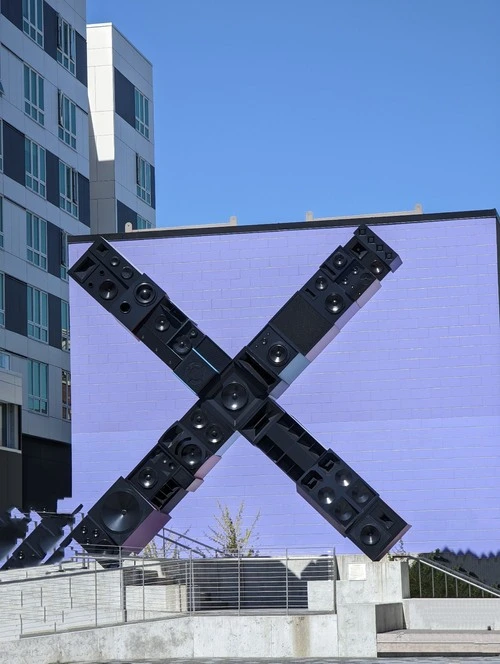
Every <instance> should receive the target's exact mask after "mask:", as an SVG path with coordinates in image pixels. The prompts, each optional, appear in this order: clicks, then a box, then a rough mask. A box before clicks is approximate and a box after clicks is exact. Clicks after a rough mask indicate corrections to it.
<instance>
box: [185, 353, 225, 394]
mask: <svg viewBox="0 0 500 664" xmlns="http://www.w3.org/2000/svg"><path fill="white" fill-rule="evenodd" d="M174 372H175V374H176V376H178V377H179V378H180V379H181V380H182V381H183V382H184V383H185V384H186V385H187V386H188V387H189V388H190V389H191V390H193V392H194V393H195V394H197V395H198V396H200V394H201V393H202V392H203V390H204V389H205V388H206V387H207V386H208V385H209V384H210V382H211V381H212V380H213V379H214V378H215V377H216V376H218V375H219V372H218V371H216V370H215V369H214V368H213V366H212V365H211V364H209V363H208V362H207V361H206V360H205V359H204V358H203V357H201V355H199V354H198V353H197V352H196V351H195V350H193V349H192V348H191V349H189V351H188V352H187V354H186V355H185V356H184V357H183V359H182V361H181V362H180V364H178V365H177V366H176V368H175V369H174Z"/></svg>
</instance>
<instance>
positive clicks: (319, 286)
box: [314, 277, 328, 290]
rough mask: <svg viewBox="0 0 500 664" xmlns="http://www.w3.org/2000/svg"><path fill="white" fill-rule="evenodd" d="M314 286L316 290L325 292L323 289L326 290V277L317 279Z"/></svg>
mask: <svg viewBox="0 0 500 664" xmlns="http://www.w3.org/2000/svg"><path fill="white" fill-rule="evenodd" d="M314 285H315V286H316V288H317V289H318V290H325V288H328V279H327V278H326V277H318V278H317V279H316V281H315V283H314Z"/></svg>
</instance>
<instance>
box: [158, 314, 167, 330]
mask: <svg viewBox="0 0 500 664" xmlns="http://www.w3.org/2000/svg"><path fill="white" fill-rule="evenodd" d="M169 327H170V322H169V320H168V318H167V317H166V316H163V315H161V316H158V317H157V319H156V320H155V328H156V329H157V330H158V332H165V330H168V328H169Z"/></svg>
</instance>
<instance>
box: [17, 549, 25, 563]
mask: <svg viewBox="0 0 500 664" xmlns="http://www.w3.org/2000/svg"><path fill="white" fill-rule="evenodd" d="M17 557H18V559H19V560H22V559H23V558H24V551H23V550H22V549H21V551H18V553H17Z"/></svg>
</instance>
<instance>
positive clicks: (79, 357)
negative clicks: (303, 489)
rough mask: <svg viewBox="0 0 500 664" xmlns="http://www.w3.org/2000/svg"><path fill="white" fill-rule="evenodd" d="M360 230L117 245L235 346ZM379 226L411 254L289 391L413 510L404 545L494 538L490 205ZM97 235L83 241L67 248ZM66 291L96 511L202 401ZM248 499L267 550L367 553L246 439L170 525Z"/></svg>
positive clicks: (494, 310)
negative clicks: (486, 210)
mask: <svg viewBox="0 0 500 664" xmlns="http://www.w3.org/2000/svg"><path fill="white" fill-rule="evenodd" d="M356 225H357V224H356ZM353 228H354V223H353ZM353 228H338V227H335V228H315V227H312V228H309V227H308V228H306V229H300V230H286V231H280V230H266V231H263V232H248V233H247V232H242V233H231V234H225V235H220V236H217V235H213V236H199V237H196V236H190V237H188V236H186V237H173V236H170V237H156V236H155V237H154V238H149V239H146V238H144V239H138V238H137V237H136V236H134V239H126V240H121V241H115V242H114V244H115V246H116V247H117V248H118V250H119V251H121V252H123V253H124V254H125V255H126V256H127V257H128V258H129V260H131V261H132V262H133V263H134V264H135V265H137V266H140V267H141V269H143V270H144V271H145V272H147V273H148V274H150V275H151V277H152V278H153V279H155V280H156V281H157V282H158V283H159V284H160V285H161V286H162V287H163V288H165V290H166V291H167V292H168V293H169V295H170V297H171V298H172V299H173V301H174V302H175V303H176V304H177V305H179V306H180V307H181V308H182V309H183V310H184V311H185V312H186V313H187V314H189V315H190V316H192V317H193V318H194V319H195V320H196V321H197V322H198V324H199V325H200V328H201V329H202V330H203V331H204V332H206V333H208V334H209V335H210V336H211V337H212V338H213V339H214V340H215V341H216V342H218V343H219V344H220V345H221V346H222V347H223V348H224V349H225V350H226V351H227V352H228V353H230V354H231V355H234V354H235V353H236V352H238V351H239V350H240V349H241V348H242V347H243V346H244V345H245V344H246V343H247V342H248V341H250V340H251V339H252V338H253V336H254V335H255V334H256V333H257V332H258V331H259V330H260V329H262V327H263V326H264V325H265V324H266V322H267V321H268V320H269V318H270V317H271V316H272V315H273V314H274V313H275V312H276V311H277V310H278V309H279V307H280V306H281V305H282V304H283V303H284V302H285V301H286V300H287V299H288V298H289V297H290V296H291V295H292V294H293V293H294V292H295V291H296V290H297V289H298V288H300V287H301V286H302V285H303V283H304V282H305V281H306V279H307V278H309V277H310V276H311V274H313V272H314V271H315V270H316V269H317V268H318V266H319V265H320V264H321V263H322V261H323V260H324V259H325V258H326V256H328V255H329V254H330V253H331V252H332V251H333V250H334V249H335V248H336V247H337V246H338V245H339V244H344V243H345V242H346V241H347V240H349V238H350V237H351V236H352V230H353ZM374 229H375V230H376V231H377V232H378V233H379V234H380V235H381V237H382V238H383V239H385V240H386V241H387V242H389V243H390V244H391V245H392V246H393V247H394V248H395V249H396V250H397V251H398V253H400V255H401V257H402V260H403V265H402V267H401V268H400V269H399V270H398V271H397V272H396V273H395V274H394V275H392V274H391V275H389V276H388V277H387V278H386V279H385V280H384V282H383V285H382V289H381V290H380V291H379V292H378V293H377V294H376V295H375V296H374V298H373V299H372V300H371V301H370V302H369V303H368V304H367V305H366V306H365V307H363V308H362V309H361V311H360V312H359V313H358V314H357V315H356V316H355V317H354V318H353V319H352V320H351V321H350V322H349V324H348V325H347V326H346V327H345V328H344V329H343V330H342V332H341V334H340V335H339V336H338V337H337V338H336V339H335V340H334V341H333V342H332V343H331V345H330V346H329V347H328V348H327V349H326V350H325V351H324V352H323V353H322V354H321V355H320V356H319V357H318V358H316V360H315V361H314V362H313V363H312V364H311V366H309V367H308V368H307V369H306V371H304V373H303V374H302V375H301V376H300V377H299V378H298V380H297V381H296V382H295V384H294V385H293V386H292V387H291V388H290V389H289V390H288V391H287V392H286V394H284V395H283V397H281V398H280V400H279V401H280V404H281V405H282V406H284V407H285V408H286V409H287V410H288V411H289V412H290V414H291V415H293V416H294V417H296V418H297V419H298V420H299V421H300V422H301V423H302V424H303V425H304V426H305V427H306V428H307V429H308V430H309V431H310V432H311V433H312V434H313V435H314V436H315V437H317V439H318V440H319V441H320V442H321V443H322V444H323V445H325V446H326V447H332V448H333V449H334V450H335V451H336V452H338V453H339V454H340V456H342V457H344V458H345V459H346V461H347V462H348V463H350V464H351V465H352V466H353V467H354V468H355V470H356V471H357V472H359V473H360V474H361V475H362V477H364V478H365V479H366V480H367V481H368V482H369V483H370V484H371V485H372V486H373V487H374V488H375V489H376V490H377V491H379V492H380V494H381V495H382V497H383V499H384V500H385V501H386V502H388V503H389V505H390V506H391V507H393V508H394V509H396V510H397V511H399V512H400V513H401V515H402V516H403V517H404V518H405V519H406V520H407V521H408V522H409V523H411V524H412V526H413V527H412V529H411V530H410V531H409V533H408V534H407V535H406V536H405V540H404V545H405V548H406V550H408V551H429V550H434V549H436V548H440V549H443V548H444V547H446V546H448V547H450V548H452V549H454V550H458V549H460V548H462V549H464V550H465V549H471V550H472V551H474V552H475V553H478V554H481V553H483V552H489V551H497V550H500V484H499V482H498V474H499V471H500V450H499V447H498V429H499V426H500V416H499V412H500V325H499V316H498V303H499V300H498V266H497V253H496V252H497V248H496V220H495V219H494V218H471V219H457V220H453V219H446V220H438V221H435V222H432V221H423V222H420V223H406V224H395V223H391V222H390V220H389V222H388V223H385V224H384V225H383V226H378V227H375V226H374ZM377 229H378V230H377ZM471 238H473V242H471ZM87 246H88V244H82V245H76V244H75V245H72V246H71V257H72V261H74V260H76V258H77V257H78V256H80V255H81V254H82V253H83V251H84V250H85V249H86V248H87ZM71 302H72V365H73V366H72V370H73V374H72V378H73V412H74V415H73V466H74V482H73V487H74V499H75V501H79V502H83V503H84V505H85V507H86V508H87V509H88V508H89V507H90V506H91V505H92V504H93V503H94V501H95V500H96V499H98V498H99V497H100V495H101V494H102V493H103V492H104V491H105V490H106V489H107V488H108V487H109V486H110V485H111V483H113V482H114V481H115V479H116V477H117V476H118V475H120V474H127V473H128V472H129V471H130V470H131V469H132V468H133V466H134V465H135V464H136V463H137V462H138V461H139V460H140V459H141V458H142V457H143V456H144V454H145V453H146V452H147V451H148V450H149V449H150V448H151V447H152V445H153V444H154V443H155V442H156V441H157V440H158V438H159V436H160V435H161V434H162V433H163V432H164V431H165V430H166V429H167V428H168V427H169V426H170V424H171V423H172V422H173V421H174V420H176V419H178V418H179V417H182V415H183V414H184V413H185V411H186V410H187V408H188V407H190V406H191V405H192V404H193V403H194V401H195V399H194V395H193V394H191V393H190V392H189V390H188V389H187V387H186V386H185V385H184V384H182V383H180V381H178V379H177V378H176V377H175V375H174V374H173V373H172V372H170V371H169V370H168V369H167V368H166V367H165V366H164V365H163V364H162V362H160V361H159V360H158V358H156V357H154V356H153V354H152V353H151V352H149V351H148V349H147V348H145V347H143V345H142V344H140V343H138V342H136V341H135V340H134V338H133V337H132V336H131V335H130V334H128V332H127V331H126V330H125V329H124V328H123V327H121V326H120V325H119V324H118V323H117V322H116V321H115V320H114V319H113V317H112V316H110V315H109V314H108V313H107V312H106V311H105V310H104V309H102V308H101V307H100V305H99V304H97V302H95V301H94V300H92V299H91V298H90V297H89V296H88V295H87V294H86V293H85V292H84V291H83V290H82V289H81V288H80V287H79V286H77V285H76V284H72V285H71ZM472 467H473V471H472V470H471V468H472ZM242 498H244V500H245V505H246V509H245V513H246V514H247V515H248V521H249V522H251V519H252V517H253V516H255V514H256V513H257V512H258V511H259V510H260V513H261V518H260V520H259V522H258V527H257V530H258V532H259V534H260V540H259V546H260V547H262V548H266V547H272V546H276V547H278V546H279V547H280V548H284V547H296V546H299V547H307V548H308V550H309V551H310V550H311V547H316V546H317V547H320V548H323V549H330V550H331V549H332V548H333V547H335V548H336V550H337V552H339V553H350V552H354V551H355V548H354V545H352V544H351V543H350V542H349V541H347V540H345V539H343V538H342V537H341V536H340V535H339V534H337V533H336V531H335V530H333V529H332V528H331V527H330V526H329V525H328V524H327V523H326V522H325V521H324V520H323V519H322V518H321V517H320V516H319V515H317V514H316V512H315V511H314V510H312V509H311V508H310V506H309V505H308V504H306V502H305V501H304V500H302V499H301V498H300V497H299V496H298V495H297V493H296V491H295V486H294V484H293V483H292V482H290V481H289V480H288V478H286V477H285V476H284V475H283V473H282V472H281V471H280V470H279V469H278V468H276V467H275V466H274V465H273V464H272V463H271V462H270V461H269V460H268V459H267V458H265V457H264V456H263V455H262V454H261V453H260V452H259V450H257V449H256V448H253V447H252V446H251V445H249V444H248V443H246V441H245V440H243V439H240V440H239V441H237V442H236V443H235V444H234V445H233V446H232V448H231V449H230V450H229V451H228V452H227V453H226V454H225V455H224V458H223V459H222V460H221V462H220V463H219V464H218V465H217V466H216V467H215V468H214V470H213V471H211V473H210V474H209V475H208V476H207V478H206V479H205V481H204V484H203V485H202V487H201V488H200V489H198V491H197V492H196V493H194V494H191V495H189V496H188V497H187V498H186V499H185V500H184V501H183V502H182V503H181V504H180V505H178V506H177V507H176V508H175V510H174V512H173V518H172V521H171V527H172V528H173V529H174V530H177V531H181V532H184V531H189V535H190V536H191V537H194V538H197V539H202V540H205V539H206V535H205V534H206V533H207V532H208V529H209V526H210V525H214V515H215V514H218V507H217V503H218V502H221V503H223V504H225V505H228V506H229V507H230V508H231V509H232V510H234V509H235V508H237V506H238V505H239V504H240V502H241V500H242ZM464 523H467V528H464V527H463V524H464Z"/></svg>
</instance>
